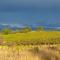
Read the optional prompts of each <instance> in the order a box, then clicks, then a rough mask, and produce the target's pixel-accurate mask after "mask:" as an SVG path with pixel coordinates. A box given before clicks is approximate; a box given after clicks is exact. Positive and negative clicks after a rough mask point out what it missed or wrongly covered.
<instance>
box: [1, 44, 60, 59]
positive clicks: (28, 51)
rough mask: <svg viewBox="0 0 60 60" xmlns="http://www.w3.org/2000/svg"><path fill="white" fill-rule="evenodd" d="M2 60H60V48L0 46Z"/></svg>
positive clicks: (51, 46)
mask: <svg viewBox="0 0 60 60" xmlns="http://www.w3.org/2000/svg"><path fill="white" fill-rule="evenodd" d="M0 60H60V46H59V48H58V45H50V46H49V45H34V46H32V45H30V46H28V45H26V46H24V45H21V46H11V47H8V46H0Z"/></svg>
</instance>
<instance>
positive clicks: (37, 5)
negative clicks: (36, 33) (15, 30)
mask: <svg viewBox="0 0 60 60" xmlns="http://www.w3.org/2000/svg"><path fill="white" fill-rule="evenodd" d="M0 24H19V25H42V26H60V0H0Z"/></svg>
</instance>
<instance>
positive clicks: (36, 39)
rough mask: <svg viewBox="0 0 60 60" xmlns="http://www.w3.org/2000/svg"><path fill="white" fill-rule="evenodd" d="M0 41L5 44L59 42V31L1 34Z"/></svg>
mask: <svg viewBox="0 0 60 60" xmlns="http://www.w3.org/2000/svg"><path fill="white" fill-rule="evenodd" d="M0 43H1V44H5V45H14V44H15V45H21V44H22V45H29V44H31V45H39V44H60V32H59V31H35V32H28V33H15V34H8V35H5V34H1V35H0Z"/></svg>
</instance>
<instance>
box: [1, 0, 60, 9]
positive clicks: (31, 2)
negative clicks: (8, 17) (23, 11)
mask: <svg viewBox="0 0 60 60" xmlns="http://www.w3.org/2000/svg"><path fill="white" fill-rule="evenodd" d="M51 7H56V8H59V7H60V0H0V10H1V9H9V8H10V9H12V10H13V9H19V8H51Z"/></svg>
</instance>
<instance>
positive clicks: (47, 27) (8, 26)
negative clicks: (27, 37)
mask: <svg viewBox="0 0 60 60" xmlns="http://www.w3.org/2000/svg"><path fill="white" fill-rule="evenodd" d="M27 26H28V27H30V28H31V29H32V30H35V28H36V27H37V26H34V25H27ZM24 27H25V26H20V27H19V26H17V25H13V26H12V25H9V24H6V25H4V24H0V30H2V29H4V28H10V29H12V30H16V29H20V28H24ZM44 29H45V30H60V27H50V26H44Z"/></svg>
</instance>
